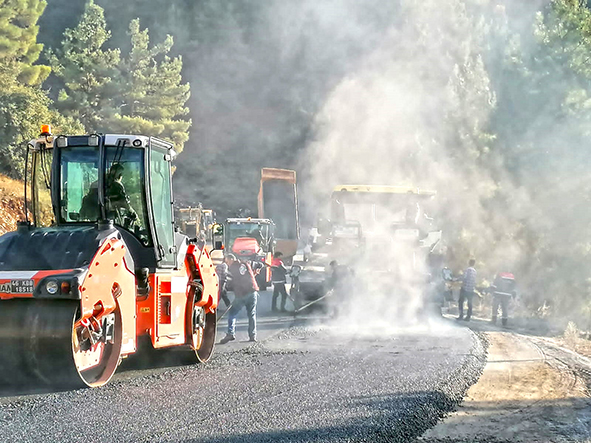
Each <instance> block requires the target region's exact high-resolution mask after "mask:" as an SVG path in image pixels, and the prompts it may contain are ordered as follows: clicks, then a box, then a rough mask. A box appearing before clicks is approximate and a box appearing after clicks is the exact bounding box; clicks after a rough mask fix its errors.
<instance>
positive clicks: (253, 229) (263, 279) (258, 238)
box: [223, 217, 275, 291]
mask: <svg viewBox="0 0 591 443" xmlns="http://www.w3.org/2000/svg"><path fill="white" fill-rule="evenodd" d="M223 232H224V248H225V250H226V251H227V252H231V253H233V254H234V255H236V257H237V258H238V259H240V260H243V261H249V262H251V263H253V265H254V267H257V265H259V264H260V266H258V268H259V269H260V273H259V274H257V276H256V280H257V284H258V285H259V288H260V289H261V290H263V291H264V290H265V289H267V287H268V286H269V285H270V283H271V268H270V267H268V266H265V263H266V264H269V265H270V264H271V262H272V260H273V253H274V247H275V223H273V221H272V220H269V219H266V218H251V217H246V218H228V219H226V222H225V223H224V229H223Z"/></svg>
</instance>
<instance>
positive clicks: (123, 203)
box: [105, 163, 136, 217]
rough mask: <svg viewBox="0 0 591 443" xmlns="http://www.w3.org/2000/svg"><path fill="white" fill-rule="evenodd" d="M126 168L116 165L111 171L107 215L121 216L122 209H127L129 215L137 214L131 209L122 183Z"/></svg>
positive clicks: (107, 195) (108, 183)
mask: <svg viewBox="0 0 591 443" xmlns="http://www.w3.org/2000/svg"><path fill="white" fill-rule="evenodd" d="M124 170H125V168H124V167H123V165H122V164H121V163H114V164H113V165H112V166H111V169H110V170H109V173H108V174H107V178H106V188H107V190H106V193H105V200H106V206H107V214H109V213H111V214H114V216H115V217H116V216H117V215H119V211H120V210H121V209H125V210H126V211H127V213H128V214H130V215H131V214H133V215H136V214H135V211H134V210H133V208H132V207H131V203H130V201H129V196H128V195H127V192H125V187H124V186H123V183H122V182H121V181H122V179H123V171H124Z"/></svg>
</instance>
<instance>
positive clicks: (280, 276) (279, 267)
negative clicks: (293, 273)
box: [271, 251, 289, 312]
mask: <svg viewBox="0 0 591 443" xmlns="http://www.w3.org/2000/svg"><path fill="white" fill-rule="evenodd" d="M282 256H283V253H281V252H279V251H277V252H275V254H273V261H272V262H271V273H272V274H271V281H272V282H273V300H272V302H271V310H272V311H273V312H277V298H279V294H281V312H285V302H286V300H287V290H286V289H285V283H286V282H287V278H286V276H287V273H288V272H289V271H288V269H287V268H286V267H285V265H284V264H283V260H281V257H282Z"/></svg>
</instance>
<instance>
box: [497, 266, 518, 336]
mask: <svg viewBox="0 0 591 443" xmlns="http://www.w3.org/2000/svg"><path fill="white" fill-rule="evenodd" d="M491 290H492V319H491V321H492V323H496V322H497V315H498V313H499V306H500V307H501V321H502V324H503V326H507V320H508V318H509V302H510V301H511V298H515V296H516V294H517V293H516V291H515V276H514V275H513V274H512V273H510V272H500V273H498V274H497V275H496V276H495V279H494V281H493V284H492V285H491Z"/></svg>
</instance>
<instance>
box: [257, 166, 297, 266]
mask: <svg viewBox="0 0 591 443" xmlns="http://www.w3.org/2000/svg"><path fill="white" fill-rule="evenodd" d="M258 213H259V218H261V219H263V218H267V219H271V220H273V222H274V223H275V250H276V251H278V252H281V253H282V254H283V259H284V261H285V262H286V263H288V264H289V263H291V262H292V259H293V257H294V255H295V254H296V252H297V249H298V241H299V238H300V225H299V214H298V195H297V184H296V172H295V171H292V170H290V169H276V168H263V169H262V170H261V184H260V188H259V195H258Z"/></svg>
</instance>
